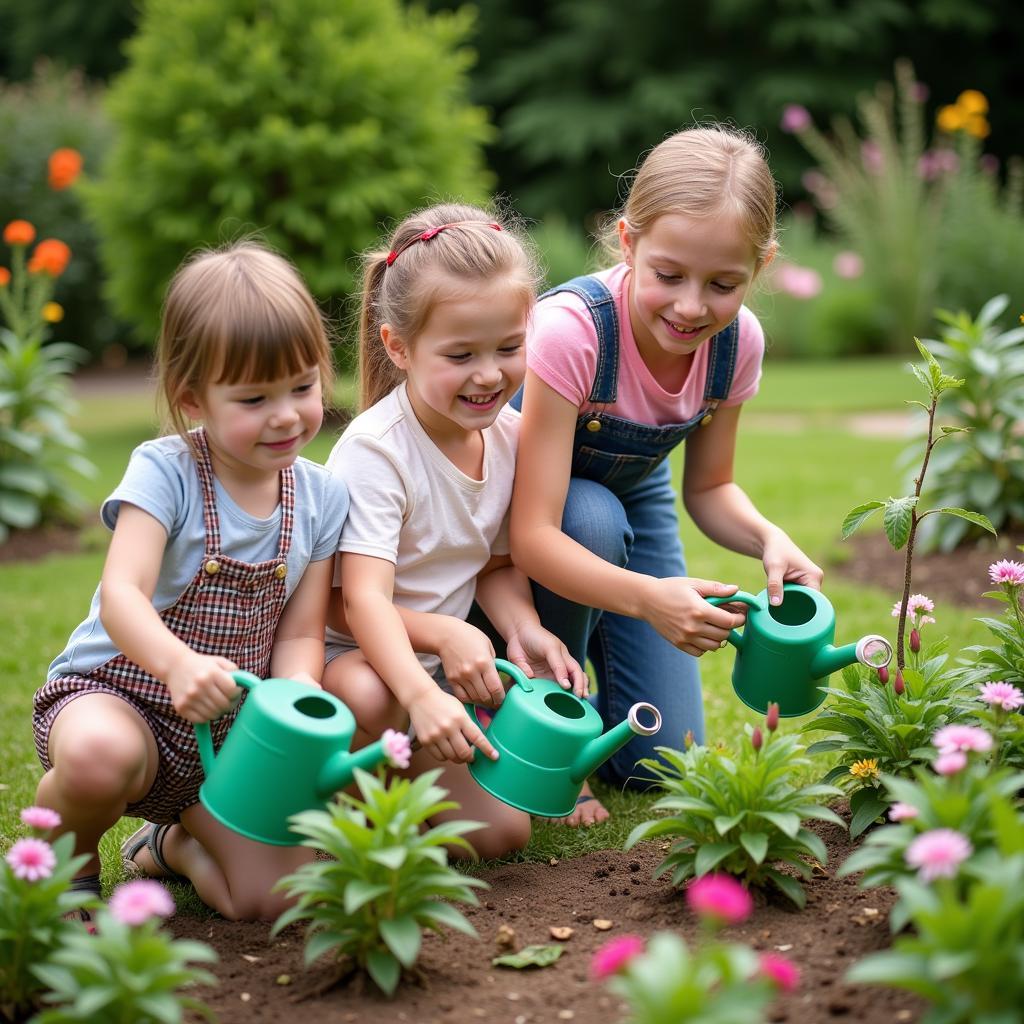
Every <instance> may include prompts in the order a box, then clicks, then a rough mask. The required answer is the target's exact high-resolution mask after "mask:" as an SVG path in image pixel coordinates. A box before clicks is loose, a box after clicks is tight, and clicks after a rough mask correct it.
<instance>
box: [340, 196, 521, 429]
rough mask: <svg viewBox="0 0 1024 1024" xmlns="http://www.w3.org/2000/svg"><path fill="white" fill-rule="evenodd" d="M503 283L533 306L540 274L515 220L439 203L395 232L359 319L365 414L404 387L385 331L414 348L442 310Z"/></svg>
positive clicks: (377, 258) (369, 279)
mask: <svg viewBox="0 0 1024 1024" xmlns="http://www.w3.org/2000/svg"><path fill="white" fill-rule="evenodd" d="M425 232H426V233H427V235H428V237H427V238H425V239H424V238H422V237H421V236H423V234H424V233H425ZM389 257H390V260H389ZM496 279H503V280H504V281H505V282H506V283H507V286H508V287H509V288H510V289H514V290H515V291H516V292H518V293H519V294H520V295H521V296H522V300H523V306H524V307H530V306H532V305H533V303H534V301H535V300H536V298H537V285H538V283H539V280H540V273H539V271H538V267H537V261H536V260H535V259H534V256H533V252H532V249H531V247H530V245H529V243H528V242H526V240H525V239H524V237H523V236H522V235H521V234H520V232H519V231H518V230H517V227H516V226H515V225H514V224H513V223H512V222H511V218H504V219H502V218H500V217H496V216H495V215H494V214H493V213H489V212H488V211H486V210H482V209H480V208H479V207H476V206H468V205H466V204H464V203H440V204H438V205H436V206H431V207H428V208H427V209H425V210H420V211H418V212H417V213H413V214H411V215H410V216H408V217H406V218H405V220H403V221H402V222H401V224H399V225H398V227H397V228H395V230H394V232H393V233H392V236H391V239H390V245H389V247H388V248H387V249H376V250H373V251H372V252H369V253H367V254H366V255H365V257H364V259H363V290H362V299H361V302H360V311H359V407H360V408H361V409H368V408H369V407H370V406H371V405H374V404H376V403H377V402H379V401H380V400H381V399H382V398H384V397H385V395H387V394H389V393H390V392H391V391H393V390H394V389H395V387H397V385H399V384H400V383H401V382H402V381H403V380H404V379H405V374H404V373H403V372H402V371H401V370H400V369H399V368H398V367H397V366H395V364H394V363H393V362H391V359H390V358H389V357H388V354H387V352H386V351H385V349H384V343H383V342H382V341H381V337H380V329H381V325H382V324H391V326H392V327H393V328H394V329H395V331H397V333H398V334H399V335H400V336H401V337H402V338H404V339H406V341H407V342H408V343H409V344H412V343H413V342H414V341H415V339H416V336H417V334H419V332H420V331H421V330H422V329H423V325H424V324H425V323H426V322H427V318H428V317H429V316H430V311H431V309H433V307H434V306H435V305H436V304H437V303H438V302H440V301H443V300H445V299H458V297H459V295H460V294H461V293H462V292H465V293H466V294H471V292H472V289H473V288H474V287H476V286H478V285H479V284H480V283H481V282H488V281H493V280H496Z"/></svg>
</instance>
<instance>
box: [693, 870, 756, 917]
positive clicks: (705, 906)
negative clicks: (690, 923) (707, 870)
mask: <svg viewBox="0 0 1024 1024" xmlns="http://www.w3.org/2000/svg"><path fill="white" fill-rule="evenodd" d="M686 902H687V903H689V905H690V909H691V910H692V911H693V912H694V913H695V914H698V915H700V916H701V917H703V918H709V919H711V920H712V922H714V923H720V924H739V922H740V921H743V920H745V919H746V918H747V917H749V916H750V912H751V911H752V910H753V909H754V901H753V900H752V899H751V898H750V893H749V892H747V890H746V889H745V888H744V886H742V885H741V884H740V883H739V882H737V881H736V879H735V878H733V877H732V876H731V875H724V874H712V875H704V876H702V877H701V878H695V879H694V880H693V881H692V882H691V883H690V884H689V885H688V886H687V887H686Z"/></svg>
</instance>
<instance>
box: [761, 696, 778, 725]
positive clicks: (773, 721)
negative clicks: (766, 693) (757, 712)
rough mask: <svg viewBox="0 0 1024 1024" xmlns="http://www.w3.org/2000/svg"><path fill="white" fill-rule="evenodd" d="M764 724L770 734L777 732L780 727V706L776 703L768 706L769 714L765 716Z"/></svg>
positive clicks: (772, 702) (773, 702)
mask: <svg viewBox="0 0 1024 1024" xmlns="http://www.w3.org/2000/svg"><path fill="white" fill-rule="evenodd" d="M764 724H765V726H766V727H767V729H768V731H769V732H775V730H776V729H778V727H779V705H778V704H777V703H776V702H775V701H771V702H770V703H769V704H768V713H767V714H766V715H765V716H764Z"/></svg>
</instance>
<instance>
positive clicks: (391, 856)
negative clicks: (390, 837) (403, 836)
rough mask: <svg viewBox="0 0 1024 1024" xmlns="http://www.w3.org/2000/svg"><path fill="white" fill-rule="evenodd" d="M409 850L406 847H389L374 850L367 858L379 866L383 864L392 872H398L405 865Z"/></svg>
mask: <svg viewBox="0 0 1024 1024" xmlns="http://www.w3.org/2000/svg"><path fill="white" fill-rule="evenodd" d="M407 855H408V850H406V848H405V847H404V846H388V847H385V848H384V849H383V850H373V851H371V852H370V853H368V854H367V855H366V856H367V857H368V858H369V859H370V860H372V861H375V862H376V863H378V864H383V865H384V867H386V868H391V870H392V871H397V870H398V869H399V868H400V867H401V866H402V865H403V864H404V863H405V858H406V856H407Z"/></svg>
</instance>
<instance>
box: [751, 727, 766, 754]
mask: <svg viewBox="0 0 1024 1024" xmlns="http://www.w3.org/2000/svg"><path fill="white" fill-rule="evenodd" d="M750 745H751V746H752V747H753V748H754V750H760V749H761V747H762V746H763V745H764V734H763V733H762V732H761V727H760V726H759V725H755V726H754V728H753V730H752V731H751V733H750Z"/></svg>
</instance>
